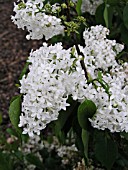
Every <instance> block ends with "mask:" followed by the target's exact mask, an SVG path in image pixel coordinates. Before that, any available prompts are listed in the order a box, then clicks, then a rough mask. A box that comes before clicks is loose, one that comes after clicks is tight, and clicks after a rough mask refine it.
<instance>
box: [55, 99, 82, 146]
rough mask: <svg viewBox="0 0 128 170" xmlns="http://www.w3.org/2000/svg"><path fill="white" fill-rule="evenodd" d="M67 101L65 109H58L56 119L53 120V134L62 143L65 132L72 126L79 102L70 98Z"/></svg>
mask: <svg viewBox="0 0 128 170" xmlns="http://www.w3.org/2000/svg"><path fill="white" fill-rule="evenodd" d="M68 103H69V104H70V106H69V107H67V109H66V111H63V110H62V111H60V113H59V116H58V119H57V121H56V122H55V134H56V136H58V138H59V140H60V141H61V142H62V143H63V142H64V139H65V133H67V132H68V131H69V130H70V128H71V126H72V121H73V117H74V116H75V115H77V109H78V105H79V103H78V102H77V101H73V100H72V98H69V99H68Z"/></svg>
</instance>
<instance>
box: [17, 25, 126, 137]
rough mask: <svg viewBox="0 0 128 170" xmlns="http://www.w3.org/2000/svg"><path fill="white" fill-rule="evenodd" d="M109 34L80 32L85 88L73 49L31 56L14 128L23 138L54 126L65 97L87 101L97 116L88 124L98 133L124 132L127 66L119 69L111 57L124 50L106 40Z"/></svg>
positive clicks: (53, 49) (45, 47)
mask: <svg viewBox="0 0 128 170" xmlns="http://www.w3.org/2000/svg"><path fill="white" fill-rule="evenodd" d="M108 34H109V31H108V29H107V28H104V27H103V26H101V25H99V26H95V27H94V26H92V27H91V29H90V30H89V29H85V31H84V34H83V37H84V39H85V47H82V46H80V45H79V48H80V50H81V52H82V53H83V55H84V63H85V66H86V69H87V72H88V77H89V80H91V82H90V83H89V84H88V81H87V80H86V79H85V75H84V71H83V70H82V68H81V64H80V60H81V57H79V56H78V54H77V52H76V49H75V48H74V47H73V48H70V49H68V50H65V49H63V47H62V44H61V43H58V44H55V45H54V46H52V45H51V46H48V45H47V44H46V43H45V44H44V45H43V47H41V48H40V49H39V50H36V51H34V52H31V54H30V57H29V60H28V61H29V62H30V63H31V65H30V66H29V71H30V72H29V73H28V75H27V77H25V76H24V77H23V78H22V80H21V81H20V82H21V87H20V92H21V93H22V94H24V95H23V103H22V114H21V116H20V123H19V126H20V127H23V133H24V134H26V133H28V134H29V136H34V134H38V135H39V134H40V131H41V130H42V129H44V128H45V127H46V125H47V124H48V123H50V122H51V121H53V120H56V119H57V118H58V115H59V111H60V110H62V109H63V110H66V107H67V106H69V104H68V103H67V99H68V96H69V95H71V96H72V98H73V99H74V100H78V101H79V102H82V101H83V100H84V99H85V98H87V99H90V100H92V101H93V102H94V103H95V104H96V106H97V112H96V114H95V115H94V117H93V118H92V119H89V120H90V122H91V124H92V126H93V127H95V128H98V129H102V130H104V129H106V128H107V129H109V130H110V131H111V132H119V131H126V132H128V125H127V122H128V113H127V112H128V100H127V95H128V84H127V79H128V78H127V66H128V65H127V63H125V64H123V65H120V64H118V63H117V62H116V60H115V57H116V56H117V55H118V54H119V52H121V51H122V50H123V48H124V46H123V45H121V44H118V43H116V41H115V40H108V39H107V37H106V36H107V35H108Z"/></svg>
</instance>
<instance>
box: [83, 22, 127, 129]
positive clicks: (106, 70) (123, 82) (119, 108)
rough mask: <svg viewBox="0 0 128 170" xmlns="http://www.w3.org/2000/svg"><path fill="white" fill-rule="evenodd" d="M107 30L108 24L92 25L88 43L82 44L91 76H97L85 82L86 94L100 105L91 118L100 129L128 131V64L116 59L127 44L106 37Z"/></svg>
mask: <svg viewBox="0 0 128 170" xmlns="http://www.w3.org/2000/svg"><path fill="white" fill-rule="evenodd" d="M108 34H109V30H108V29H107V28H105V27H103V26H101V25H97V26H92V27H91V28H90V29H85V31H84V33H83V38H84V39H85V47H81V46H80V50H81V51H82V52H83V54H84V62H85V65H86V68H87V72H88V74H89V77H90V78H91V79H92V80H95V81H93V83H90V84H89V85H88V86H86V98H89V99H91V100H92V101H93V102H94V103H95V104H96V106H97V112H96V114H95V115H94V117H93V118H92V119H90V121H91V123H92V126H93V127H95V128H98V129H102V130H104V129H106V128H107V129H109V130H110V131H111V132H120V131H124V130H125V131H126V132H128V125H127V122H128V98H127V93H128V84H127V80H128V75H127V71H126V70H127V69H128V64H127V63H124V64H122V65H121V64H119V63H117V61H116V56H117V55H118V54H119V52H121V51H122V50H123V48H124V46H123V45H121V44H119V43H116V41H115V40H109V39H107V35H108ZM98 74H100V77H98Z"/></svg>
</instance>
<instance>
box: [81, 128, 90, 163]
mask: <svg viewBox="0 0 128 170" xmlns="http://www.w3.org/2000/svg"><path fill="white" fill-rule="evenodd" d="M82 142H83V145H84V155H85V158H86V159H87V160H88V142H89V131H87V130H84V129H82Z"/></svg>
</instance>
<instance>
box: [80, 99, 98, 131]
mask: <svg viewBox="0 0 128 170" xmlns="http://www.w3.org/2000/svg"><path fill="white" fill-rule="evenodd" d="M95 112H96V105H95V104H94V103H93V102H92V101H91V100H87V99H86V100H85V101H84V102H83V103H82V104H81V105H80V106H79V108H78V122H79V124H80V126H81V128H83V129H85V130H86V129H87V126H88V125H87V121H88V118H91V117H93V115H94V114H95Z"/></svg>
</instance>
